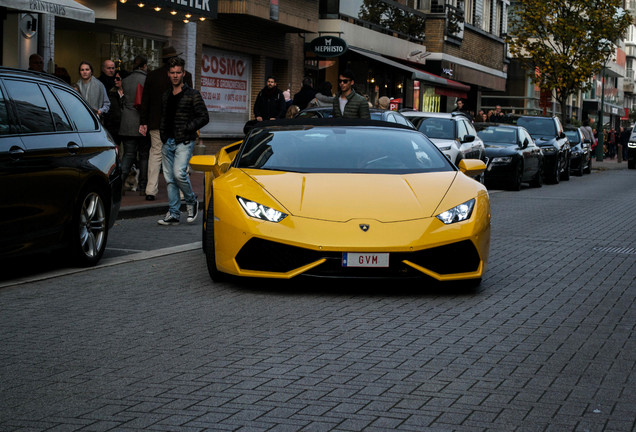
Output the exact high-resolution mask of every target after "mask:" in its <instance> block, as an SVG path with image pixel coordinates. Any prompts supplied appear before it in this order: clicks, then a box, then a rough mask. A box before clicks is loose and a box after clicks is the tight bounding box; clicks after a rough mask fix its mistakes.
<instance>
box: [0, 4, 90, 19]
mask: <svg viewBox="0 0 636 432" xmlns="http://www.w3.org/2000/svg"><path fill="white" fill-rule="evenodd" d="M0 6H4V7H7V8H11V9H17V10H20V11H24V12H32V13H45V14H51V15H55V16H59V17H62V18H68V19H73V20H77V21H86V22H90V23H94V22H95V12H93V10H92V9H89V8H87V7H86V6H82V5H81V4H79V3H77V2H75V1H73V0H0Z"/></svg>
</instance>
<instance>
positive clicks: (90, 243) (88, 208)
mask: <svg viewBox="0 0 636 432" xmlns="http://www.w3.org/2000/svg"><path fill="white" fill-rule="evenodd" d="M80 197H81V199H80V200H79V201H78V204H77V207H76V208H75V214H74V216H73V224H72V226H71V229H72V233H71V244H70V247H71V253H72V254H73V256H74V258H75V261H76V263H77V264H78V265H80V266H83V267H89V266H94V265H95V264H97V263H98V262H99V260H100V259H101V258H102V255H104V251H105V250H106V242H107V240H108V214H107V213H106V206H105V205H104V198H103V195H102V193H100V192H99V191H97V190H95V189H91V190H88V189H87V190H86V191H84V192H82V194H81V195H80Z"/></svg>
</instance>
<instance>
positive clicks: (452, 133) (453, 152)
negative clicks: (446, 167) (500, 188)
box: [402, 111, 486, 165]
mask: <svg viewBox="0 0 636 432" xmlns="http://www.w3.org/2000/svg"><path fill="white" fill-rule="evenodd" d="M402 114H403V115H404V117H406V118H407V119H409V120H410V121H411V122H412V123H413V124H414V125H415V127H416V128H417V129H418V130H419V131H420V132H422V133H424V134H425V135H426V136H427V137H429V138H430V139H431V141H433V143H435V145H436V146H437V147H439V149H440V150H441V151H442V152H443V153H444V154H445V155H446V157H448V159H449V160H450V161H451V162H453V163H454V164H455V165H457V164H458V163H459V161H460V160H462V159H481V160H482V161H486V149H485V147H484V143H483V141H482V140H481V138H479V136H477V131H476V130H475V127H474V126H473V123H472V121H471V120H470V119H469V118H468V117H466V116H465V115H463V114H461V113H433V112H421V111H402Z"/></svg>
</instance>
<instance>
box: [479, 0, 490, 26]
mask: <svg viewBox="0 0 636 432" xmlns="http://www.w3.org/2000/svg"><path fill="white" fill-rule="evenodd" d="M491 18H492V0H484V7H483V9H482V14H481V28H482V30H485V31H487V32H490V21H491Z"/></svg>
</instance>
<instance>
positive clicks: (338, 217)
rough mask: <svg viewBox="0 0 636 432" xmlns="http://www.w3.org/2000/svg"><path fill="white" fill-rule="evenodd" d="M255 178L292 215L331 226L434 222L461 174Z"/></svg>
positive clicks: (278, 175)
mask: <svg viewBox="0 0 636 432" xmlns="http://www.w3.org/2000/svg"><path fill="white" fill-rule="evenodd" d="M246 171H248V170H246ZM249 171H252V170H249ZM249 174H250V177H251V178H252V179H253V180H254V181H256V182H257V183H258V184H259V185H260V186H261V187H262V188H263V189H264V190H265V191H267V192H268V193H269V194H270V195H271V196H272V197H273V198H274V199H275V200H276V201H278V202H279V203H280V204H281V205H283V206H284V207H285V209H286V211H288V212H289V213H291V214H292V215H296V216H300V217H306V218H313V219H323V220H330V221H348V220H351V219H361V218H366V219H376V220H378V221H381V222H393V221H403V220H413V219H420V218H423V217H430V216H434V213H435V211H436V210H437V208H438V206H439V204H440V202H441V201H442V199H443V198H444V196H445V195H446V194H447V192H448V190H449V188H450V187H451V185H452V184H453V181H454V180H455V178H456V177H457V175H461V174H460V173H458V172H456V171H447V172H435V173H419V174H407V175H389V174H305V173H281V172H271V173H270V172H267V173H263V172H262V171H258V174H256V171H255V170H254V171H252V172H250V173H249ZM444 210H447V209H444ZM442 211H443V210H442Z"/></svg>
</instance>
